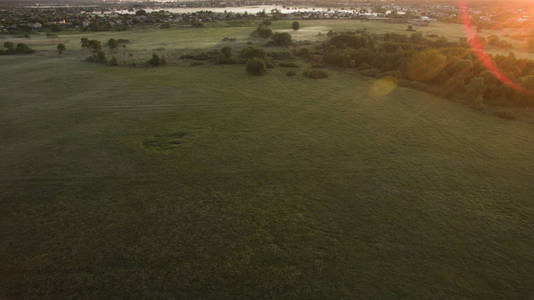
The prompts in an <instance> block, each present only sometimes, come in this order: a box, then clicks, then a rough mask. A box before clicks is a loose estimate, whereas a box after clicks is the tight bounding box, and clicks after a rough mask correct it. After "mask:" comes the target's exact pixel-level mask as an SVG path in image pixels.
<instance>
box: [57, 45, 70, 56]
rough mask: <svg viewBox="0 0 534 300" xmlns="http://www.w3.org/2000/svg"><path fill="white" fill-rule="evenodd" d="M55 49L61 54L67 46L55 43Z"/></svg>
mask: <svg viewBox="0 0 534 300" xmlns="http://www.w3.org/2000/svg"><path fill="white" fill-rule="evenodd" d="M56 49H57V53H58V54H59V55H61V54H62V53H63V52H64V51H65V50H67V47H66V46H65V44H63V43H59V44H57V46H56Z"/></svg>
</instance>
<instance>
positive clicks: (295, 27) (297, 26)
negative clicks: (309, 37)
mask: <svg viewBox="0 0 534 300" xmlns="http://www.w3.org/2000/svg"><path fill="white" fill-rule="evenodd" d="M291 28H293V30H295V31H297V30H299V29H300V23H299V22H297V21H295V22H293V23H292V24H291Z"/></svg>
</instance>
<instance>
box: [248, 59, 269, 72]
mask: <svg viewBox="0 0 534 300" xmlns="http://www.w3.org/2000/svg"><path fill="white" fill-rule="evenodd" d="M247 73H248V74H250V75H256V76H259V75H263V74H265V61H263V59H260V58H251V59H249V60H248V61H247Z"/></svg>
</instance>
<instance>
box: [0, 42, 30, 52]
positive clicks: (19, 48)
mask: <svg viewBox="0 0 534 300" xmlns="http://www.w3.org/2000/svg"><path fill="white" fill-rule="evenodd" d="M34 52H35V50H33V49H32V48H30V47H29V46H28V45H26V44H24V43H18V44H16V45H15V43H13V42H9V41H8V42H4V49H0V55H13V54H31V53H34Z"/></svg>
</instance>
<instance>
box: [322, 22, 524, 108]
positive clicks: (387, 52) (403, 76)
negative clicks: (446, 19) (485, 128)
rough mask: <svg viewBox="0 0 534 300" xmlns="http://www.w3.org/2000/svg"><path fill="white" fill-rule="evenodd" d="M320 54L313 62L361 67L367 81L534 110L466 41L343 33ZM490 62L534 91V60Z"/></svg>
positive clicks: (503, 58)
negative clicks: (388, 79) (391, 81)
mask: <svg viewBox="0 0 534 300" xmlns="http://www.w3.org/2000/svg"><path fill="white" fill-rule="evenodd" d="M490 40H492V41H493V42H494V43H495V42H496V39H494V38H491V39H490ZM316 50H317V51H316V53H315V58H316V59H317V60H320V61H323V62H325V63H327V64H329V65H334V66H337V67H342V68H358V69H359V70H360V72H361V73H362V74H364V75H367V76H376V77H378V76H392V77H395V78H397V79H399V81H398V82H399V84H401V85H404V86H409V87H413V88H417V89H422V90H426V91H429V92H432V93H435V94H439V95H442V96H445V97H450V98H455V99H463V100H465V101H467V102H469V103H470V104H472V105H474V106H477V107H482V106H484V105H506V106H510V105H513V106H528V105H534V96H533V95H529V94H525V93H523V92H520V91H518V90H517V89H514V88H512V87H510V86H508V85H506V84H504V83H503V82H502V81H500V80H498V79H497V78H495V76H494V75H493V74H492V72H491V71H490V70H488V69H487V68H486V67H485V66H484V65H483V64H482V63H481V62H480V61H479V59H478V57H477V55H476V54H475V53H474V51H473V50H472V49H471V48H470V46H469V41H467V40H466V39H460V40H459V41H458V42H451V41H448V40H447V39H446V38H445V37H437V38H426V37H424V36H423V35H422V34H421V33H413V34H411V35H403V34H397V33H387V34H383V35H376V34H368V33H366V32H344V33H332V34H331V37H330V39H329V40H328V41H326V42H324V43H322V44H321V45H320V46H318V47H317V49H316ZM490 59H491V60H492V63H493V64H494V65H495V66H497V68H498V69H499V70H500V71H501V72H502V73H503V74H504V75H505V76H506V77H508V78H510V79H511V80H512V81H513V82H516V83H517V84H518V85H520V86H522V87H524V88H525V89H529V90H533V91H534V61H532V60H528V59H520V58H517V57H516V56H515V55H514V54H513V53H510V54H508V55H493V56H490Z"/></svg>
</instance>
